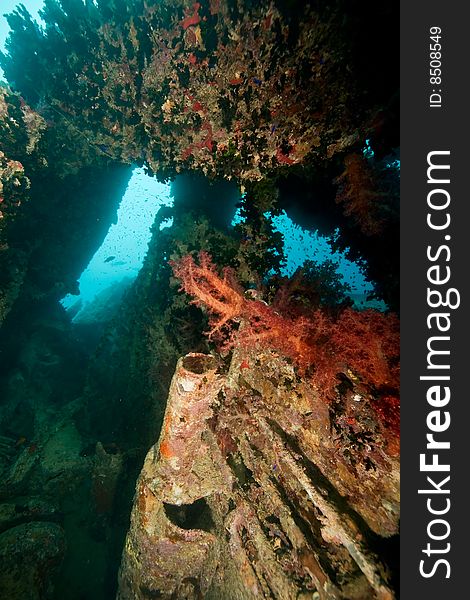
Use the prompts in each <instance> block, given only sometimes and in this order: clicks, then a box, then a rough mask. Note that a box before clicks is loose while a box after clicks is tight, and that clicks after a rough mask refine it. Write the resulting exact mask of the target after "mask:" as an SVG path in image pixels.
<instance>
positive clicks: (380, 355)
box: [171, 252, 399, 398]
mask: <svg viewBox="0 0 470 600" xmlns="http://www.w3.org/2000/svg"><path fill="white" fill-rule="evenodd" d="M171 265H172V268H173V272H174V274H175V276H176V277H177V278H178V279H180V280H181V282H182V287H181V289H182V290H184V291H185V292H186V293H188V294H189V295H191V296H192V297H193V298H194V300H193V302H194V303H195V304H197V305H199V306H205V307H206V308H207V310H208V311H209V313H210V316H211V317H210V324H211V330H210V332H209V336H211V337H214V336H216V337H217V336H219V338H220V337H223V335H224V334H225V340H224V346H225V348H230V347H232V346H233V345H234V343H235V341H236V342H237V343H238V344H241V345H245V346H248V347H255V346H256V345H258V344H262V345H265V346H269V347H271V348H274V349H276V350H278V351H279V352H280V353H282V354H284V355H285V356H288V357H290V358H291V359H292V360H293V361H294V362H295V364H296V365H297V366H298V368H299V369H300V370H301V372H303V373H304V374H306V373H309V374H311V375H312V377H313V380H314V381H315V383H316V385H317V386H318V388H319V389H321V390H322V391H323V392H324V393H325V394H326V396H327V397H330V398H332V397H333V396H334V393H335V388H336V385H337V384H338V379H337V375H338V374H339V373H345V374H347V373H348V370H350V371H351V372H352V373H353V374H354V376H355V377H359V378H360V379H361V380H362V383H363V384H366V385H368V386H371V387H373V388H375V389H376V390H397V389H398V353H399V329H398V319H397V318H396V316H394V315H385V314H382V313H379V312H376V311H372V310H367V311H362V312H358V311H355V310H352V309H350V308H346V309H345V310H343V311H342V312H341V314H340V315H339V316H338V317H337V318H336V319H334V318H332V317H331V316H328V315H327V314H326V313H325V312H324V311H322V310H320V309H317V310H314V311H312V313H311V314H310V315H309V316H297V315H295V316H292V315H289V314H286V313H281V312H278V311H276V310H275V309H274V308H273V307H271V306H269V305H267V304H266V303H265V302H263V301H261V300H258V299H256V298H246V297H245V295H244V293H243V290H242V289H241V288H240V287H239V286H238V284H237V282H236V280H235V277H234V274H233V272H232V271H231V270H230V269H228V268H226V269H224V271H223V274H222V276H219V274H218V273H217V270H216V267H215V266H214V265H213V264H212V262H211V259H210V256H209V255H208V254H207V253H205V252H201V253H200V254H199V264H196V262H195V261H194V259H193V257H192V256H191V255H187V256H185V257H183V258H182V259H180V260H179V261H176V262H172V263H171ZM237 321H238V322H242V323H243V326H242V327H240V328H239V329H238V331H236V332H234V330H233V323H234V322H237Z"/></svg>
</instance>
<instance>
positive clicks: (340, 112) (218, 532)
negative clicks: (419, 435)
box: [0, 0, 400, 600]
mask: <svg viewBox="0 0 470 600" xmlns="http://www.w3.org/2000/svg"><path fill="white" fill-rule="evenodd" d="M40 15H41V21H40V22H37V21H35V20H34V19H33V18H32V17H31V16H30V14H29V13H28V11H27V10H26V8H24V7H21V6H20V7H18V8H17V9H16V11H14V12H13V13H12V14H10V15H9V16H8V23H9V26H10V30H11V31H10V34H9V37H8V39H7V42H6V47H5V50H4V52H3V53H2V54H1V55H0V66H1V68H2V69H3V71H4V74H5V82H0V598H2V599H5V600H17V599H18V600H19V599H21V600H42V599H54V600H58V599H61V600H62V599H70V600H105V599H108V598H118V599H119V600H132V599H136V600H144V599H152V598H162V599H168V600H169V599H176V600H179V599H181V600H186V599H187V600H190V599H191V600H193V599H194V600H199V599H212V600H252V599H257V598H269V599H278V600H296V599H298V600H300V599H302V600H308V599H310V600H374V599H377V600H379V599H380V600H392V599H394V598H397V597H398V580H399V569H398V562H399V536H398V533H399V514H400V511H399V454H400V442H399V437H400V436H399V432H400V423H399V284H398V280H399V178H400V162H399V132H398V119H399V111H398V107H399V87H398V86H399V78H398V59H397V55H396V47H397V44H396V37H397V31H398V7H397V6H395V3H380V2H372V1H369V0H362V1H356V0H351V1H348V0H331V1H321V0H319V1H316V2H313V1H312V2H301V1H296V0H257V1H255V0H252V1H248V0H200V1H196V2H193V1H192V0H45V1H44V6H43V8H42V11H41V12H40ZM135 169H141V170H143V172H145V174H146V175H147V176H148V177H149V178H153V180H155V179H156V180H158V181H159V182H161V183H164V184H166V185H168V186H169V189H170V190H171V195H172V198H173V201H172V202H171V203H169V204H168V205H166V206H162V207H161V208H160V209H159V210H157V212H156V217H155V220H154V222H153V224H152V229H151V237H150V241H149V242H148V248H146V252H145V258H144V259H143V264H142V267H141V268H140V269H139V271H138V274H137V275H136V276H135V277H133V278H132V279H131V280H129V281H127V282H126V284H125V285H121V287H120V286H119V285H117V284H116V285H115V286H114V287H112V289H111V290H110V291H109V293H108V294H107V295H105V296H101V299H97V300H96V301H95V303H93V302H91V303H90V304H89V305H88V309H87V318H79V316H80V314H81V313H80V311H82V309H83V306H82V305H81V304H80V303H78V302H77V303H75V304H73V303H72V304H71V305H67V306H66V305H64V302H63V299H64V298H65V297H70V296H72V297H78V294H79V293H80V289H79V287H80V286H79V283H78V282H79V280H80V276H81V274H82V273H83V272H84V270H85V269H86V267H87V265H88V264H89V263H90V261H91V259H92V257H93V256H94V254H95V253H96V252H97V250H98V249H99V248H100V246H101V244H102V243H103V241H104V239H105V238H106V235H107V233H108V231H109V230H110V227H111V226H112V225H113V224H114V223H115V222H116V219H117V211H118V209H119V206H120V203H121V200H122V198H123V195H124V193H125V192H126V188H127V186H128V184H129V181H130V180H131V176H132V174H133V172H134V170H135ZM145 200H146V204H145V206H146V207H151V206H152V205H153V204H154V203H155V199H154V198H153V197H152V196H151V195H149V197H148V198H146V199H145ZM145 210H147V209H145ZM149 210H150V209H149ZM279 215H287V216H288V217H289V218H290V219H291V222H292V223H293V224H294V225H293V227H297V228H301V229H302V231H305V232H318V234H321V235H323V236H325V237H326V238H327V239H328V240H329V243H330V248H331V257H330V258H328V260H325V261H323V262H320V261H319V260H316V258H315V249H313V251H312V254H311V255H308V256H307V255H305V256H303V257H302V260H301V262H300V263H299V264H298V265H297V266H296V267H295V269H293V270H291V272H288V271H287V270H286V268H285V265H286V261H288V260H289V257H290V256H291V254H292V252H294V250H293V249H292V248H290V247H288V245H287V244H285V243H284V241H285V232H283V231H282V230H280V229H279V228H276V227H275V225H274V222H275V218H276V217H278V216H279ZM163 225H166V226H165V227H163ZM132 235H133V234H132V232H131V241H132ZM339 254H341V255H343V256H347V257H348V259H349V260H350V261H351V262H352V263H354V264H356V265H358V267H357V268H358V269H360V270H361V273H363V274H364V277H365V279H366V280H367V281H368V282H369V284H370V289H369V292H368V293H367V294H366V295H367V296H368V297H367V298H366V297H365V296H366V295H364V298H362V300H361V301H358V298H357V297H355V295H354V294H353V293H352V292H351V289H350V287H349V286H348V285H347V284H346V283H345V281H344V277H343V274H342V273H341V269H339V268H338V265H337V264H336V263H335V259H334V257H335V256H338V255H339ZM102 262H103V263H105V264H106V265H108V266H109V268H111V267H112V266H113V265H118V264H119V261H118V259H117V258H116V256H115V255H114V253H113V254H112V253H109V255H108V256H106V258H105V259H104V260H103V261H102ZM356 296H357V295H356ZM97 298H98V297H97ZM98 304H99V306H98ZM83 311H85V309H83ZM83 311H82V314H83ZM77 313H78V314H77Z"/></svg>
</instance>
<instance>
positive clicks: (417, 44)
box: [400, 0, 470, 600]
mask: <svg viewBox="0 0 470 600" xmlns="http://www.w3.org/2000/svg"><path fill="white" fill-rule="evenodd" d="M469 12H470V9H469V4H468V3H465V2H457V1H453V2H452V1H448V2H443V1H442V0H441V1H439V2H438V1H436V0H429V1H428V2H416V1H415V2H410V1H406V0H402V2H401V32H400V33H401V36H400V40H401V206H402V208H401V324H402V334H401V344H402V353H401V357H402V383H401V407H402V408H401V414H402V459H401V490H402V495H401V497H402V506H401V508H402V521H401V598H402V599H404V600H408V599H410V600H416V599H418V598H426V600H434V599H436V600H447V599H454V598H464V597H468V591H467V589H466V588H467V587H468V585H467V583H466V575H467V573H469V572H470V571H469V569H468V567H467V566H466V563H467V562H468V554H469V552H468V549H467V546H468V539H469V537H470V525H469V523H470V519H469V512H470V511H469V510H467V507H469V508H470V504H469V501H468V484H469V483H470V466H469V465H468V459H469V458H470V452H469V444H468V442H469V441H470V428H469V426H470V420H469V408H468V407H469V405H470V397H469V394H468V390H467V389H466V388H467V385H466V376H467V374H470V348H469V343H468V338H469V335H468V334H469V333H470V324H469V320H470V315H469V314H468V312H467V299H468V297H469V279H470V268H469V259H470V251H469V247H468V242H467V240H468V241H470V230H469V225H468V224H467V219H466V215H467V213H468V212H469V211H468V206H469V205H470V191H469V189H468V187H469V184H468V181H467V180H468V178H469V176H470V149H468V148H467V147H466V146H467V145H468V140H469V139H470V138H469V133H470V117H469V110H470V101H469V98H467V94H466V88H468V86H467V80H468V77H469V75H468V73H469V67H468V58H469V56H470V51H469V46H468V42H469V40H470V18H469ZM433 26H434V27H440V28H441V29H442V36H441V39H440V40H439V43H440V44H441V46H442V48H441V54H442V56H441V58H440V61H441V63H442V65H441V70H442V81H441V82H440V83H439V84H438V85H436V82H435V81H434V84H431V83H430V80H429V78H430V73H429V69H430V60H431V57H430V43H434V42H433V41H431V40H430V28H431V27H433ZM436 64H437V63H434V66H435V65H436ZM433 89H436V91H437V90H439V89H440V90H441V92H440V94H441V96H442V102H441V106H440V107H436V106H434V107H430V103H429V98H430V94H431V93H432V90H433ZM433 99H434V100H437V96H435V97H434V98H433ZM432 151H450V155H448V156H447V155H440V156H439V157H438V155H434V156H433V158H432V160H433V161H435V162H439V161H441V162H442V164H449V165H450V170H449V171H447V177H448V178H450V183H448V184H447V183H435V182H434V183H433V182H431V183H428V182H427V173H426V171H427V167H428V164H427V157H428V153H429V152H432ZM433 173H434V174H435V175H436V177H434V179H436V178H439V179H442V180H445V179H446V176H445V175H444V174H445V172H444V170H441V171H438V170H434V171H431V173H430V174H431V175H433ZM449 173H450V175H449ZM433 188H435V189H445V190H446V191H447V192H448V194H449V196H450V203H449V206H448V208H446V209H444V210H441V211H433V210H432V209H430V208H429V207H428V204H427V203H428V193H429V192H430V190H431V189H433ZM446 198H447V195H446V194H445V193H440V192H439V193H436V194H434V195H432V196H431V202H433V200H434V199H435V200H436V203H437V201H438V199H439V200H440V201H442V203H443V204H444V202H445V201H446ZM429 212H432V213H433V216H432V217H431V218H434V219H436V223H437V219H438V218H441V219H442V223H444V222H445V221H444V219H445V218H446V217H445V214H446V213H447V212H448V213H449V215H450V218H451V221H450V224H449V227H448V228H446V229H445V230H433V229H432V228H431V227H430V226H428V225H427V222H426V219H427V214H428V213H429ZM446 235H447V236H448V235H450V239H446V238H445V236H446ZM428 246H430V247H431V251H430V253H431V255H432V256H433V257H435V256H436V253H437V251H438V250H439V248H440V247H441V246H448V247H449V250H450V257H449V260H446V259H447V256H448V252H447V250H445V249H443V250H441V251H440V254H439V256H438V258H436V259H435V260H434V261H431V260H429V258H428V257H427V255H426V252H427V247H428ZM436 264H438V265H439V270H434V271H432V272H431V277H433V276H436V275H438V274H439V277H440V278H441V279H442V278H443V276H444V275H447V273H448V271H447V270H446V266H448V267H449V268H450V280H449V282H447V283H446V284H438V285H432V284H430V283H429V280H428V274H427V273H428V269H429V267H430V266H433V265H436ZM428 287H430V288H433V289H440V290H441V291H442V293H443V294H445V292H446V289H449V288H455V289H456V290H458V293H459V294H460V306H459V307H458V308H455V309H449V308H445V307H439V308H437V309H433V308H430V306H429V304H428V300H427V288H428ZM437 298H438V296H437V295H435V296H433V300H437ZM456 298H457V294H456V293H455V294H452V295H451V300H452V302H453V301H456ZM432 312H446V313H449V314H450V317H449V319H450V322H451V325H450V329H449V331H448V332H446V333H444V332H439V331H437V330H436V326H437V319H431V325H432V327H431V329H429V328H428V325H427V317H428V315H429V314H430V313H432ZM445 322H446V318H445V317H443V318H442V320H441V321H440V323H441V325H444V323H445ZM438 335H440V336H448V337H449V338H450V339H449V340H448V341H446V340H434V341H432V342H431V348H433V349H437V348H438V346H439V344H440V346H439V348H440V349H443V350H450V354H449V355H444V354H443V355H434V356H433V357H430V358H431V359H432V362H433V364H435V363H439V365H445V364H448V365H449V366H450V369H448V370H446V369H430V368H429V366H428V349H427V342H428V340H429V338H430V337H432V336H438ZM429 375H433V376H435V375H440V376H444V375H448V376H450V380H449V381H448V382H447V381H445V380H438V381H434V382H433V381H431V380H420V376H429ZM433 385H434V386H436V385H440V386H442V387H440V388H439V389H440V390H441V392H442V391H443V386H445V385H448V386H449V388H450V393H451V397H450V400H449V402H448V403H447V404H446V405H445V406H444V404H443V405H442V406H441V407H436V406H434V407H433V406H431V405H430V403H429V402H428V400H427V390H428V389H429V387H431V386H433ZM436 397H437V396H433V398H436ZM435 410H439V411H440V416H439V422H440V424H442V423H444V422H445V419H446V418H447V417H446V415H445V412H446V411H447V412H448V413H449V416H450V419H451V422H450V426H449V428H448V429H446V430H445V431H443V432H441V433H435V434H434V435H435V439H436V440H441V441H449V442H450V449H440V450H439V451H437V450H427V449H426V443H427V439H426V434H427V433H430V429H429V424H427V416H428V415H429V413H431V411H435ZM429 418H430V419H431V425H434V426H436V425H437V423H438V422H437V420H436V419H438V417H436V416H434V417H429ZM432 419H434V420H432ZM422 453H426V459H425V462H427V463H430V462H431V461H432V460H433V459H432V455H433V453H437V454H438V459H436V460H438V461H439V463H440V464H449V465H450V471H449V472H440V471H435V472H430V471H428V472H424V471H422V470H421V471H420V462H419V461H420V454H422ZM449 475H450V480H448V481H447V482H445V483H442V482H443V480H445V478H446V477H447V476H449ZM427 476H430V477H431V478H433V480H434V487H433V485H432V484H431V483H430V482H429V481H427V479H426V478H427ZM436 486H437V487H439V488H440V489H441V490H449V493H434V494H431V493H423V494H419V493H418V490H419V489H425V490H426V489H427V490H430V489H431V490H432V489H434V490H436V489H437V487H436ZM428 498H429V499H430V500H429V502H430V507H431V508H432V509H433V510H436V511H437V510H444V509H445V508H447V506H448V502H447V500H446V499H449V500H450V507H449V510H448V512H446V513H445V514H442V515H440V516H439V515H432V514H430V512H429V509H428ZM433 519H442V520H446V521H447V522H448V524H449V526H450V532H449V534H448V536H447V537H444V536H445V534H446V533H447V526H446V525H445V524H444V523H434V524H432V525H429V524H430V522H431V521H433ZM428 527H430V531H431V533H432V535H434V536H435V537H443V539H442V540H432V539H431V538H430V537H429V535H428ZM428 543H429V544H430V547H429V548H430V549H431V551H430V552H428V554H429V555H428V554H427V553H424V552H423V550H426V549H427V548H428V546H427V544H428ZM447 543H448V544H450V546H449V547H447ZM447 549H448V551H444V550H447ZM439 559H442V560H443V561H447V562H448V564H449V568H448V567H447V564H446V563H445V562H441V563H439V564H437V561H438V560H439ZM422 560H424V561H425V562H424V563H422V570H423V571H424V572H425V573H427V574H428V575H429V573H432V572H433V571H434V572H433V574H432V576H429V577H424V576H422V575H421V574H420V561H422ZM448 574H449V575H450V577H449V578H446V576H447V575H448ZM459 590H462V591H459Z"/></svg>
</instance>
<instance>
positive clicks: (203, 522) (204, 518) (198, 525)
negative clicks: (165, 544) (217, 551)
mask: <svg viewBox="0 0 470 600" xmlns="http://www.w3.org/2000/svg"><path fill="white" fill-rule="evenodd" d="M163 508H164V510H165V514H166V516H167V517H168V519H169V520H170V521H171V522H172V523H173V525H176V526H177V527H179V528H180V529H201V530H202V531H207V532H210V531H212V530H213V529H214V527H215V525H214V520H213V519H212V511H211V509H210V507H209V505H208V504H207V502H206V500H205V499H204V498H200V499H199V500H196V501H195V502H193V503H192V504H180V505H177V504H167V503H165V502H164V503H163Z"/></svg>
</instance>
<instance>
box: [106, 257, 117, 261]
mask: <svg viewBox="0 0 470 600" xmlns="http://www.w3.org/2000/svg"><path fill="white" fill-rule="evenodd" d="M115 258H116V257H115V256H108V258H105V260H104V262H111V261H112V260H114V259H115Z"/></svg>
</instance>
